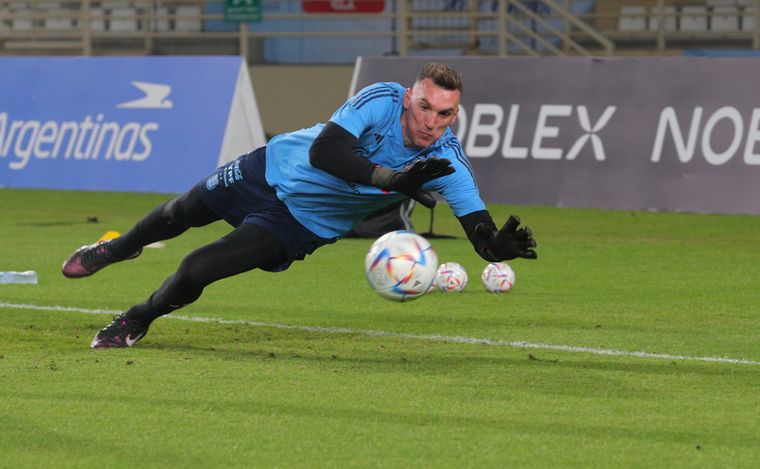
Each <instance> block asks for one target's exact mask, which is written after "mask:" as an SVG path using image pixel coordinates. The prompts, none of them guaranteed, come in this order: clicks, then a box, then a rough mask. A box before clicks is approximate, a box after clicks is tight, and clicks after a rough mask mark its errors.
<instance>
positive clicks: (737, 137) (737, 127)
mask: <svg viewBox="0 0 760 469" xmlns="http://www.w3.org/2000/svg"><path fill="white" fill-rule="evenodd" d="M722 119H729V120H730V121H731V123H732V124H733V125H734V139H733V141H732V142H731V144H730V145H729V146H728V148H726V150H725V151H724V152H723V153H716V152H715V150H714V149H713V147H712V144H711V143H710V141H711V137H712V132H713V129H715V125H716V124H717V123H718V122H720V121H721V120H722ZM743 135H744V122H742V116H741V114H739V111H737V110H736V108H733V107H730V106H725V107H722V108H720V109H718V110H717V111H715V113H714V114H713V115H712V116H710V118H709V119H707V123H706V124H705V128H704V130H703V131H702V154H703V155H704V157H705V159H706V160H707V162H708V163H710V164H712V165H715V166H720V165H722V164H725V163H726V162H727V161H728V160H730V159H731V157H732V156H734V153H736V150H737V149H738V148H739V145H741V140H742V136H743Z"/></svg>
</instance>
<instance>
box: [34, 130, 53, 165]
mask: <svg viewBox="0 0 760 469" xmlns="http://www.w3.org/2000/svg"><path fill="white" fill-rule="evenodd" d="M56 133H58V124H56V123H55V122H53V121H47V122H45V123H44V124H42V127H40V132H39V134H38V135H37V143H35V144H34V155H35V156H36V157H37V158H40V159H43V158H47V157H49V156H50V150H46V149H43V148H42V146H43V145H49V144H51V143H53V142H55V134H56Z"/></svg>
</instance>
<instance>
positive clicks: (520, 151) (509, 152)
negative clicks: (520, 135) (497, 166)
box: [501, 104, 528, 159]
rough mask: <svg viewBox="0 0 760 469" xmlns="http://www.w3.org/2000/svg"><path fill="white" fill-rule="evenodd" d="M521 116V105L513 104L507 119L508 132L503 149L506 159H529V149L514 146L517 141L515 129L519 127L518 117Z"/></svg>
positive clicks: (502, 152) (505, 134)
mask: <svg viewBox="0 0 760 469" xmlns="http://www.w3.org/2000/svg"><path fill="white" fill-rule="evenodd" d="M518 115H520V105H519V104H513V105H512V106H510V107H509V118H508V119H507V130H506V132H505V133H504V145H502V147H501V156H503V157H504V158H518V159H519V158H527V157H528V147H515V146H512V141H513V140H514V139H515V127H516V126H517V116H518Z"/></svg>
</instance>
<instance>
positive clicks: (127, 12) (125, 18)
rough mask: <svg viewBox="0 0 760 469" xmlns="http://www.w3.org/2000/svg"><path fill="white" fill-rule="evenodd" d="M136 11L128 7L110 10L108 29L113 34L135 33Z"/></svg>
mask: <svg viewBox="0 0 760 469" xmlns="http://www.w3.org/2000/svg"><path fill="white" fill-rule="evenodd" d="M137 18H138V13H137V10H136V9H135V8H134V7H132V6H129V5H125V6H120V7H115V8H111V21H110V22H109V25H108V29H109V30H110V31H115V32H130V31H137V30H138V29H139V28H138V25H137Z"/></svg>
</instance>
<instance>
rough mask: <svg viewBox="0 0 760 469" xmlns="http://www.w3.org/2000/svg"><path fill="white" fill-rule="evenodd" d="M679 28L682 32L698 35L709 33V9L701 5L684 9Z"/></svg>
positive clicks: (682, 9)
mask: <svg viewBox="0 0 760 469" xmlns="http://www.w3.org/2000/svg"><path fill="white" fill-rule="evenodd" d="M679 26H680V29H681V31H686V32H694V33H698V32H705V31H707V7H704V6H700V5H689V6H684V7H682V8H681V21H680V22H679Z"/></svg>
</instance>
